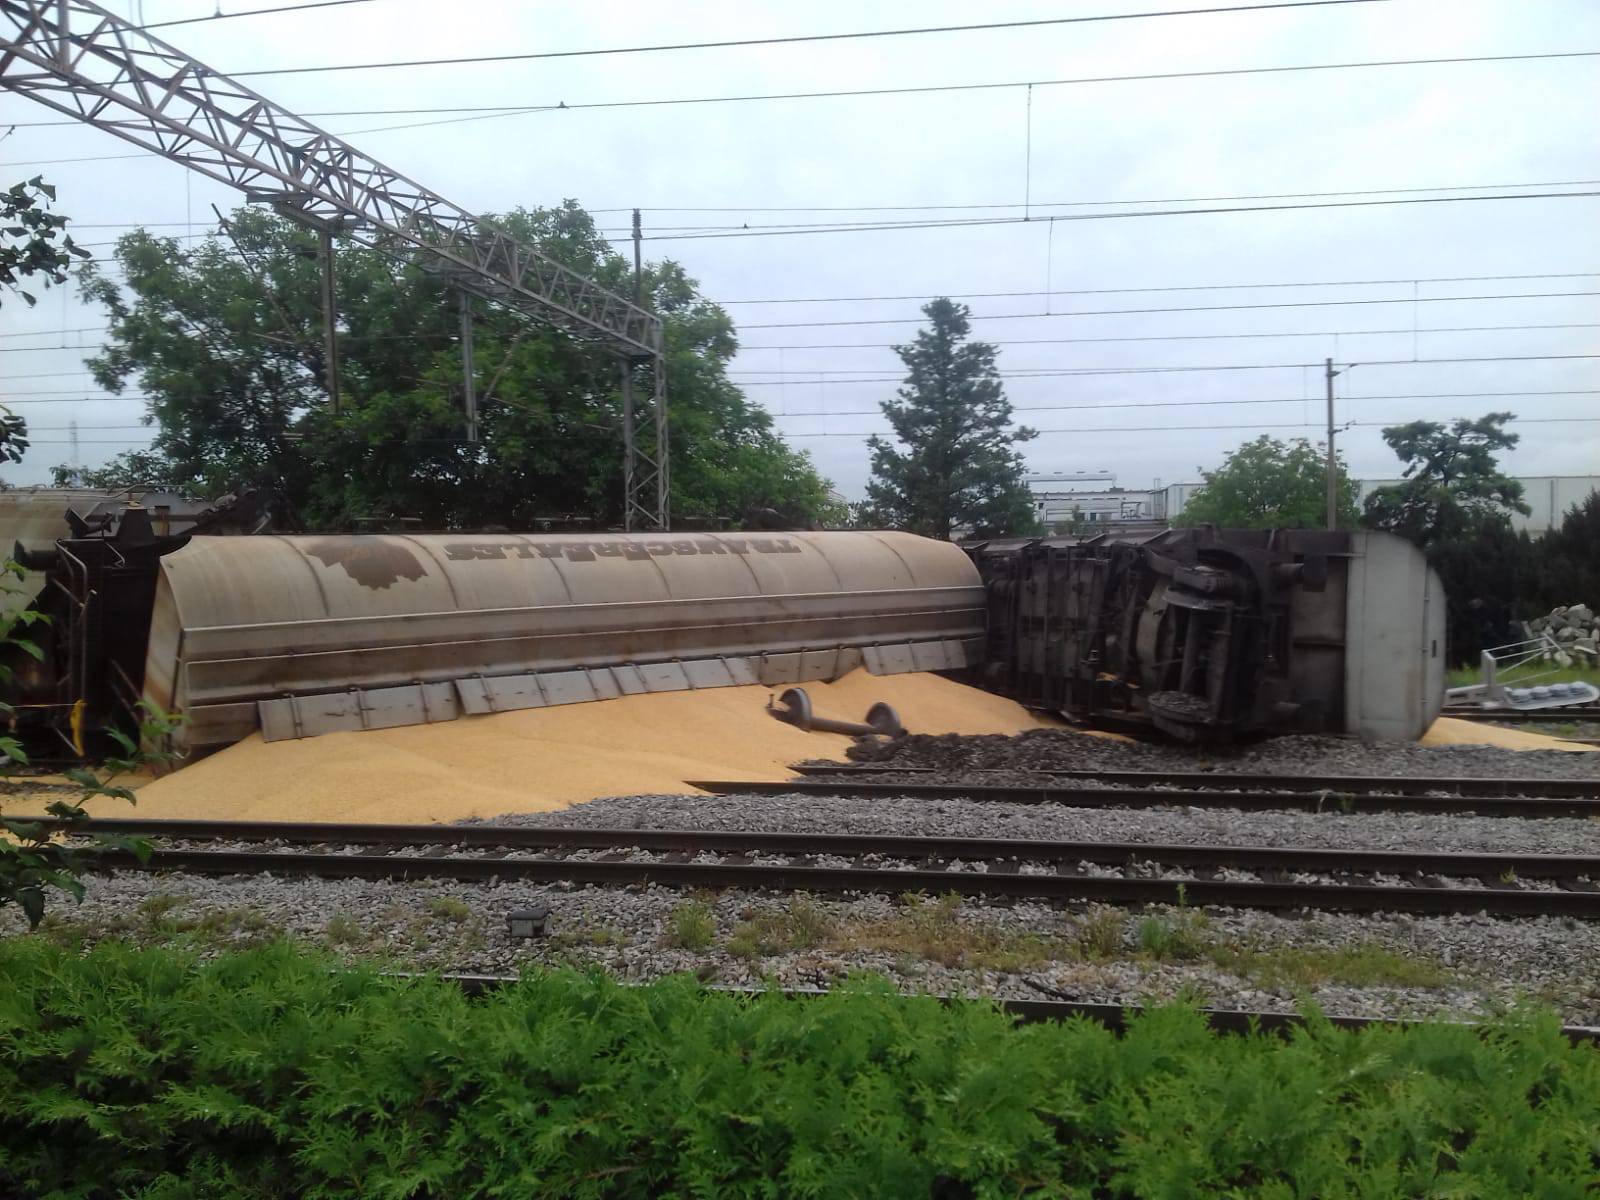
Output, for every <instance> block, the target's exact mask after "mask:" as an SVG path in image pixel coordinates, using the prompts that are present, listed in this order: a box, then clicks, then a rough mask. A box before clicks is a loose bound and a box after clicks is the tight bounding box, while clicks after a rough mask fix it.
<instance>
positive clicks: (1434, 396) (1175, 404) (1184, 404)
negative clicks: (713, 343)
mask: <svg viewBox="0 0 1600 1200" xmlns="http://www.w3.org/2000/svg"><path fill="white" fill-rule="evenodd" d="M1534 396H1600V389H1596V388H1577V389H1570V390H1563V391H1543V392H1417V393H1399V394H1392V395H1381V396H1344V397H1341V399H1343V400H1483V399H1489V398H1491V397H1493V398H1501V399H1504V398H1528V397H1534ZM1319 399H1320V397H1316V396H1274V397H1270V398H1266V399H1261V400H1194V399H1187V400H1122V401H1117V402H1116V403H1114V404H1013V405H1012V406H1011V408H1012V411H1014V412H1030V413H1031V412H1077V411H1080V410H1081V411H1084V412H1089V411H1095V410H1100V409H1112V408H1116V409H1124V408H1233V407H1237V406H1239V405H1248V404H1311V403H1316V402H1317V401H1318V400H1319ZM767 411H768V413H769V414H770V415H771V416H772V417H774V418H775V419H778V420H791V419H795V420H805V419H811V420H815V419H818V418H825V417H879V416H882V415H883V410H882V409H881V408H832V409H827V410H818V411H816V412H787V411H785V412H772V411H771V410H770V409H768V410H767Z"/></svg>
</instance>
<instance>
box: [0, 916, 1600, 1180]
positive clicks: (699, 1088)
mask: <svg viewBox="0 0 1600 1200" xmlns="http://www.w3.org/2000/svg"><path fill="white" fill-rule="evenodd" d="M331 965H332V964H331V960H326V959H322V958H319V957H316V956H311V955H307V954H304V953H301V952H300V951H297V950H295V949H293V948H292V947H289V946H287V945H283V944H278V945H273V946H270V947H267V948H265V949H261V950H256V951H251V952H249V953H244V954H236V955H232V956H228V957H224V958H222V959H219V960H215V961H212V962H209V963H205V964H200V963H198V962H196V961H195V960H194V959H193V958H188V957H184V956H182V955H176V954H173V953H171V952H166V951H148V950H146V951H136V950H131V949H129V948H127V947H125V946H118V945H107V946H104V947H102V948H100V949H97V950H96V951H94V952H93V953H91V954H89V955H87V956H85V957H77V956H74V955H72V954H70V953H66V952H64V951H61V950H59V949H57V948H54V947H51V946H49V945H46V944H43V943H40V942H37V941H34V940H32V939H16V940H12V941H10V942H7V943H0V1191H3V1192H5V1193H6V1194H15V1193H22V1194H27V1195H42V1194H48V1195H60V1196H82V1197H91V1196H110V1195H138V1196H162V1197H180V1196H202V1195H204V1196H211V1195H229V1196H234V1195H239V1196H308V1197H325V1196H350V1195H360V1196H366V1197H399V1196H437V1197H444V1196H449V1197H464V1196H534V1195H539V1196H558V1195H559V1196H580V1197H581V1196H640V1197H643V1196H928V1195H938V1196H984V1197H990V1196H995V1197H998V1196H1016V1195H1032V1196H1075V1197H1090V1196H1095V1197H1111V1196H1151V1197H1172V1198H1174V1200H1177V1198H1179V1197H1195V1196H1267V1197H1319V1198H1328V1197H1342V1196H1362V1197H1391V1196H1421V1195H1429V1196H1460V1197H1466V1196H1472V1197H1527V1196H1539V1197H1573V1198H1576V1197H1580V1196H1585V1195H1590V1194H1592V1193H1590V1192H1589V1191H1588V1189H1589V1188H1590V1187H1591V1186H1592V1184H1593V1181H1594V1180H1595V1179H1596V1178H1597V1176H1600V1135H1597V1130H1600V1053H1597V1052H1596V1051H1595V1050H1594V1049H1592V1048H1588V1047H1581V1048H1576V1049H1575V1048H1573V1047H1571V1046H1569V1045H1568V1044H1567V1043H1566V1042H1565V1041H1564V1040H1563V1039H1562V1037H1561V1036H1560V1034H1559V1032H1558V1030H1557V1027H1556V1025H1555V1022H1554V1020H1553V1019H1550V1018H1546V1017H1533V1016H1525V1017H1519V1018H1515V1019H1513V1020H1510V1021H1508V1022H1507V1023H1505V1024H1503V1025H1501V1026H1499V1027H1497V1028H1496V1029H1494V1030H1493V1031H1490V1032H1488V1033H1487V1034H1484V1035H1482V1036H1480V1035H1478V1034H1475V1033H1473V1032H1471V1031H1469V1030H1466V1029H1461V1028H1451V1027H1447V1026H1422V1027H1418V1028H1414V1029H1411V1030H1409V1031H1396V1030H1388V1029H1377V1030H1369V1031H1365V1032H1362V1033H1359V1034H1354V1033H1347V1032H1341V1031H1337V1030H1334V1029H1332V1028H1330V1027H1327V1026H1325V1025H1319V1026H1313V1027H1312V1028H1311V1029H1310V1030H1308V1031H1307V1032H1305V1033H1303V1034H1299V1035H1297V1036H1296V1037H1294V1038H1293V1039H1292V1040H1290V1041H1287V1042H1285V1041H1280V1040H1278V1039H1276V1038H1272V1037H1266V1036H1260V1037H1225V1036H1218V1035H1214V1034H1212V1033H1211V1032H1209V1031H1208V1029H1207V1028H1206V1026H1205V1025H1204V1023H1203V1021H1202V1020H1201V1019H1200V1017H1199V1016H1198V1015H1196V1014H1195V1013H1193V1012H1192V1011H1189V1010H1186V1009H1182V1008H1171V1009H1164V1010H1161V1011H1158V1012H1155V1013H1153V1014H1151V1015H1149V1016H1147V1017H1144V1018H1142V1019H1140V1020H1138V1021H1136V1022H1135V1023H1134V1025H1133V1028H1132V1030H1131V1031H1130V1032H1129V1033H1128V1034H1127V1036H1126V1037H1123V1038H1120V1039H1119V1038H1117V1037H1115V1036H1113V1035H1112V1034H1110V1033H1108V1032H1106V1031H1105V1030H1103V1029H1101V1028H1100V1027H1098V1026H1096V1025H1093V1024H1089V1023H1085V1022H1073V1023H1069V1024H1066V1025H1036V1026H1027V1027H1020V1028H1019V1027H1015V1026H1014V1025H1013V1024H1012V1023H1011V1021H1009V1020H1008V1019H1007V1018H1006V1017H1004V1016H1003V1015H1001V1014H1000V1013H998V1012H996V1011H995V1010H993V1009H992V1008H990V1007H987V1006H985V1005H981V1004H964V1005H960V1006H957V1007H954V1008H945V1007H942V1006H940V1005H939V1004H938V1003H937V1002H936V1001H933V1000H931V999H917V1000H906V999H902V998H898V997H895V996H892V995H890V994H888V992H887V985H886V984H884V983H882V982H874V981H863V982H859V983H856V984H853V985H852V986H850V987H849V988H847V989H846V990H845V991H844V992H843V993H836V994H833V995H830V996H827V997H825V998H822V999H815V1000H799V1001H796V1000H786V999H784V998H782V997H781V996H769V997H765V998H762V999H759V1000H755V1001H749V1000H741V999H737V998H734V997H730V996H725V995H716V994H711V993H706V992H704V991H701V990H700V989H699V988H698V986H697V985H696V984H695V983H694V981H693V980H690V979H685V978H676V979H671V980H667V981H665V982H662V983H658V984H655V985H652V986H649V987H643V988H630V987H626V986H623V985H621V984H618V983H616V982H614V981H610V980H608V979H605V978H603V977H600V976H586V975H581V974H577V973H573V972H552V973H548V974H542V975H538V976H533V977H529V978H527V979H526V980H524V981H523V982H522V983H521V984H520V985H518V986H516V987H512V988H508V989H506V990H503V991H501V992H498V993H495V994H491V995H489V996H487V997H483V998H479V999H468V998H466V997H464V996H463V995H462V994H461V993H460V992H459V991H457V990H456V989H455V988H454V987H452V986H450V985H448V984H446V983H443V982H441V981H438V980H420V981H400V980H387V979H383V978H381V977H378V976H376V975H374V974H371V973H364V972H362V971H334V970H332V969H330V968H331Z"/></svg>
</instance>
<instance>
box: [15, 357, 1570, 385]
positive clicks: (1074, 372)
mask: <svg viewBox="0 0 1600 1200" xmlns="http://www.w3.org/2000/svg"><path fill="white" fill-rule="evenodd" d="M1591 358H1600V354H1493V355H1483V356H1481V357H1475V358H1377V359H1374V358H1367V359H1362V360H1361V362H1360V363H1359V364H1357V365H1360V366H1363V367H1422V366H1437V365H1441V364H1444V363H1456V364H1459V363H1486V362H1560V361H1567V360H1573V359H1591ZM1322 365H1323V364H1322V363H1321V362H1314V363H1245V364H1240V363H1229V364H1225V365H1222V366H1211V367H1208V366H1192V367H1191V366H1181V367H1059V368H1057V367H1033V368H1019V369H1017V370H1013V371H997V372H995V373H996V374H997V375H999V376H1000V378H1002V379H1060V378H1066V377H1068V376H1079V375H1171V374H1185V373H1189V372H1207V371H1287V370H1304V369H1306V368H1309V367H1320V366H1322ZM771 373H772V374H777V372H771ZM783 373H784V374H789V372H783ZM829 374H830V372H827V371H809V372H808V371H805V370H796V371H795V372H793V377H792V378H787V379H743V378H741V379H739V380H738V381H737V382H738V383H739V386H740V387H747V388H748V387H798V386H804V385H807V384H816V383H824V384H827V385H828V386H829V387H832V386H833V385H834V384H840V383H899V382H901V381H902V380H903V379H904V378H905V375H904V374H903V373H902V374H895V375H861V376H851V377H849V378H845V379H840V378H820V377H821V376H827V375H829ZM18 394H19V395H40V394H42V393H18Z"/></svg>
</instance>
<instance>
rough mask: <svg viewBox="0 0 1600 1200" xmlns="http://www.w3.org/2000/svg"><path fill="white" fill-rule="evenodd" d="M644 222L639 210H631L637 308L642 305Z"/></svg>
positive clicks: (634, 285) (634, 288)
mask: <svg viewBox="0 0 1600 1200" xmlns="http://www.w3.org/2000/svg"><path fill="white" fill-rule="evenodd" d="M643 243H644V223H643V222H642V221H641V220H640V219H639V210H638V209H637V208H636V209H634V210H633V302H634V304H635V305H637V306H638V307H639V308H643V307H644V255H643Z"/></svg>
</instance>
